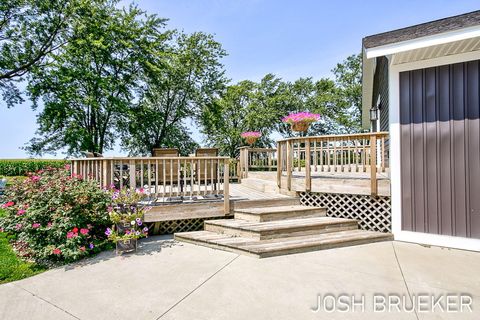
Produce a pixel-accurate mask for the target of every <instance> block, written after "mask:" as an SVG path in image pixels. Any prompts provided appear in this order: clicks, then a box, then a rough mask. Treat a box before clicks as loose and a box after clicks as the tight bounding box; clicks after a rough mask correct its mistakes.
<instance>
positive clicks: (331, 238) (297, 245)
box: [175, 229, 393, 257]
mask: <svg viewBox="0 0 480 320" xmlns="http://www.w3.org/2000/svg"><path fill="white" fill-rule="evenodd" d="M175 238H176V239H178V240H183V241H188V242H192V243H196V244H200V245H207V246H210V247H216V248H220V249H224V250H227V251H233V252H239V251H240V252H244V253H247V254H251V255H254V256H257V257H269V256H276V255H283V254H289V253H299V252H307V251H312V250H321V249H330V248H335V247H343V246H349V245H356V244H365V243H370V242H376V241H388V240H392V238H393V236H392V235H391V234H390V233H380V232H374V231H365V230H359V229H357V230H347V231H339V232H334V233H322V234H316V235H308V236H298V237H289V238H277V239H269V240H253V239H250V238H242V237H233V236H230V235H221V236H219V234H217V233H214V232H209V231H195V232H187V233H178V234H175Z"/></svg>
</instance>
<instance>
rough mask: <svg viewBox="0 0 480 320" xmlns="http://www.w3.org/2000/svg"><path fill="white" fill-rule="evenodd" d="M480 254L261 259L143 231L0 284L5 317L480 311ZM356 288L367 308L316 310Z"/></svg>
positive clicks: (398, 249) (376, 247)
mask: <svg viewBox="0 0 480 320" xmlns="http://www.w3.org/2000/svg"><path fill="white" fill-rule="evenodd" d="M478 270H480V254H479V253H474V252H468V251H460V250H450V249H444V248H438V247H423V246H420V245H417V244H409V243H402V242H380V243H374V244H368V245H362V246H356V247H347V248H341V249H332V250H324V251H317V252H311V253H304V254H296V255H287V256H281V257H275V258H268V259H255V258H250V257H245V256H238V255H236V254H232V253H228V252H224V251H219V250H213V249H209V248H205V247H200V246H195V245H190V244H184V243H178V242H176V241H174V240H172V239H171V238H170V237H152V238H150V239H148V240H146V241H144V242H143V243H142V245H141V248H140V250H139V252H138V253H137V254H134V255H129V256H120V257H117V256H115V255H114V254H113V253H112V252H104V253H102V254H100V255H99V256H97V257H95V258H93V259H89V260H86V261H82V262H81V263H78V264H74V265H69V266H67V267H63V268H58V269H55V270H51V271H48V272H45V273H43V274H40V275H38V276H35V277H32V278H28V279H25V280H22V281H18V282H14V283H8V284H5V285H1V286H0V319H18V320H20V319H85V320H87V319H88V320H94V319H177V320H181V319H346V318H348V319H479V317H480V310H479V309H478V307H477V306H479V302H478V300H479V299H480V275H479V272H478ZM326 294H332V295H338V294H347V295H355V296H356V297H360V296H361V295H363V296H364V297H365V300H366V302H367V305H366V309H365V311H364V312H362V311H360V310H355V311H350V312H348V313H327V312H325V311H319V312H313V311H312V309H315V308H316V306H317V297H318V295H321V296H324V295H326ZM375 294H384V295H388V294H396V295H405V296H406V297H407V298H408V297H412V296H415V295H418V294H429V295H436V296H437V295H441V294H468V295H469V296H470V297H471V298H472V299H473V304H472V307H473V308H472V309H473V312H463V313H458V312H453V313H447V312H437V313H431V312H417V313H400V312H398V311H394V312H390V313H385V312H376V313H374V312H373V310H372V309H371V308H370V306H369V300H371V298H372V297H373V296H374V295H375Z"/></svg>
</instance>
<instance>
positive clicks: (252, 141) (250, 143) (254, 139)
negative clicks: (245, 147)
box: [245, 137, 258, 145]
mask: <svg viewBox="0 0 480 320" xmlns="http://www.w3.org/2000/svg"><path fill="white" fill-rule="evenodd" d="M257 140H258V137H245V141H246V142H247V143H248V144H249V145H252V144H254V143H255V141H257Z"/></svg>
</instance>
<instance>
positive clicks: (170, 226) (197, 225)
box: [159, 218, 218, 234]
mask: <svg viewBox="0 0 480 320" xmlns="http://www.w3.org/2000/svg"><path fill="white" fill-rule="evenodd" d="M212 219H213V218H212ZM217 219H218V218H217ZM205 220H209V218H199V219H183V220H170V221H162V222H160V228H159V234H173V233H176V232H188V231H199V230H203V222H204V221H205Z"/></svg>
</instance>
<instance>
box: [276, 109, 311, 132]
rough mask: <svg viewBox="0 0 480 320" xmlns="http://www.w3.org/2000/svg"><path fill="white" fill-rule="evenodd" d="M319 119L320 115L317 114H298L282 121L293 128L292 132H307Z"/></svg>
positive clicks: (293, 114)
mask: <svg viewBox="0 0 480 320" xmlns="http://www.w3.org/2000/svg"><path fill="white" fill-rule="evenodd" d="M319 119H320V115H319V114H317V113H310V112H298V113H292V114H289V115H288V116H286V117H284V118H283V119H282V121H283V122H284V123H288V124H289V125H290V126H291V128H292V131H297V132H306V131H307V130H308V128H309V127H310V125H311V124H312V123H313V122H316V121H318V120H319Z"/></svg>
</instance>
